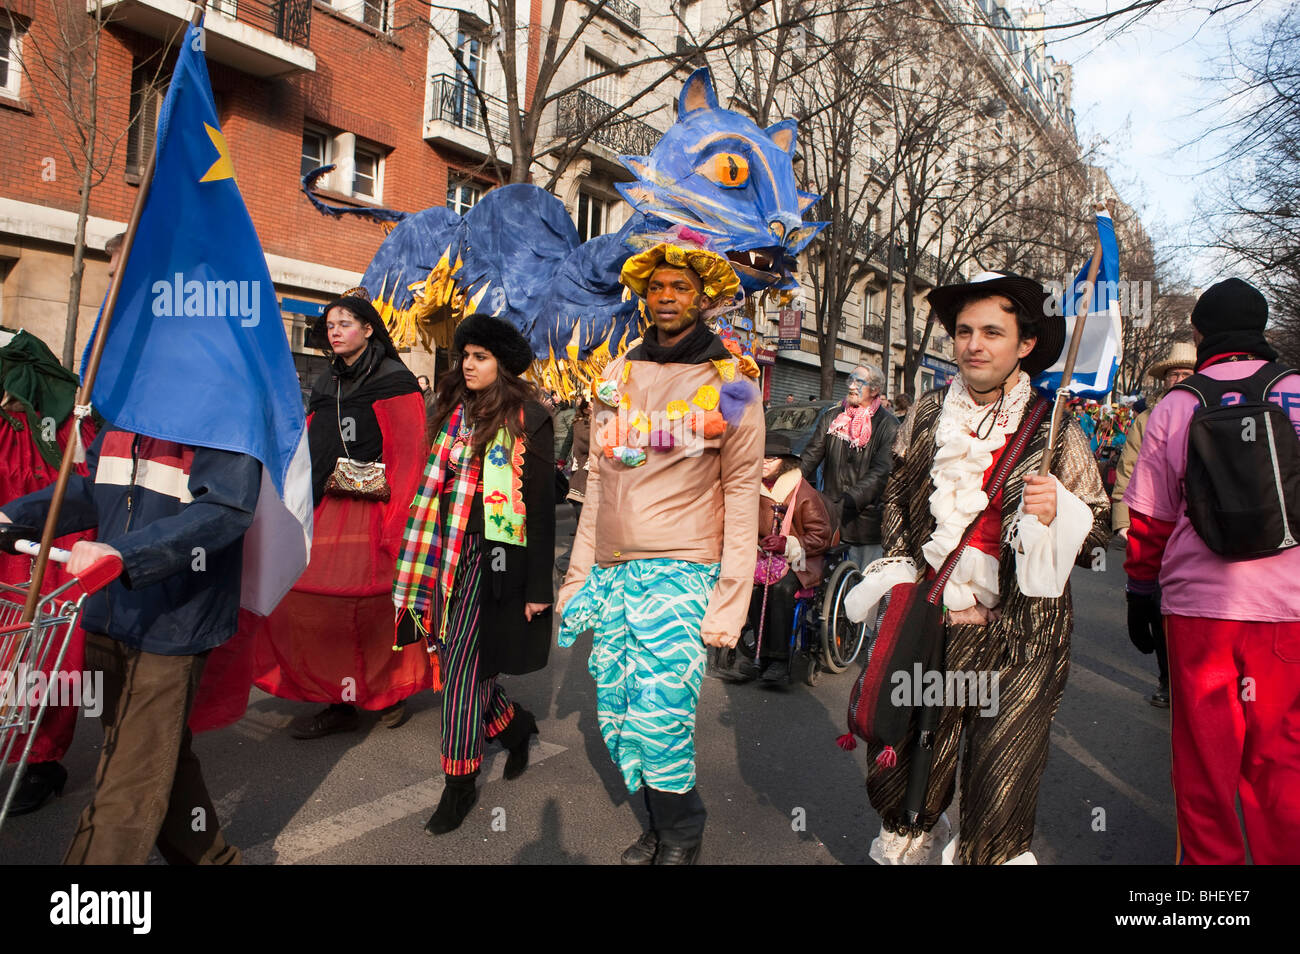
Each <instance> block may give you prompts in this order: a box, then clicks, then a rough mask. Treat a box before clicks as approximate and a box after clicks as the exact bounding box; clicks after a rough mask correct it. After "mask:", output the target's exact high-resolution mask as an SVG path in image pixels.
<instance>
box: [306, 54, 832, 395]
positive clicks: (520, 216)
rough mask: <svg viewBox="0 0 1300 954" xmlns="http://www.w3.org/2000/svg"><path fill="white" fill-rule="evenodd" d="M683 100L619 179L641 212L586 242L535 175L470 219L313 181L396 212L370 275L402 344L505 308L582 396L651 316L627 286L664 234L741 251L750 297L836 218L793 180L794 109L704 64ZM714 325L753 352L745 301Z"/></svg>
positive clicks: (559, 379)
mask: <svg viewBox="0 0 1300 954" xmlns="http://www.w3.org/2000/svg"><path fill="white" fill-rule="evenodd" d="M678 106H679V108H678V117H677V122H676V123H674V124H673V126H672V127H671V128H670V129H669V130H668V131H667V132H666V133H664V135H663V137H662V138H661V139H660V140H659V143H658V144H657V145H656V146H655V148H654V149H653V150H652V151H651V153H650V155H649V156H624V157H622V161H623V164H624V165H625V166H626V167H627V168H628V169H629V170H630V171H631V172H632V174H633V175H634V176H635V177H636V180H635V181H634V182H629V183H620V184H618V185H617V188H618V190H619V192H620V193H622V195H623V197H624V198H625V199H626V200H627V201H628V202H629V203H631V205H632V206H633V208H634V209H635V214H633V215H632V217H631V218H630V219H629V220H628V222H627V224H626V225H625V226H624V227H623V229H622V230H621V231H620V232H619V233H618V234H617V235H602V236H597V237H596V238H594V239H592V240H590V241H588V242H585V243H581V244H580V243H579V240H578V233H577V231H576V229H574V227H573V223H572V221H571V219H570V218H569V213H568V212H567V210H566V209H565V208H564V204H563V203H562V202H561V201H560V200H559V199H557V198H556V197H555V196H553V195H551V194H550V193H547V192H544V191H543V190H541V189H539V188H537V187H536V186H532V185H523V184H516V185H509V186H504V187H502V188H498V189H493V190H491V191H490V192H488V193H487V195H485V196H484V197H483V200H482V201H481V202H479V203H478V204H477V205H475V206H474V208H473V209H472V210H470V212H469V213H468V214H466V215H465V216H464V217H463V218H462V217H461V216H459V215H457V214H456V213H454V212H452V211H451V210H450V209H445V208H442V207H434V208H431V209H426V210H424V211H423V212H420V213H416V214H415V215H407V214H404V213H401V212H394V211H392V210H368V209H367V210H360V209H353V208H345V207H335V206H331V205H329V204H327V203H325V202H324V201H322V200H321V199H319V198H318V197H316V196H314V195H312V191H311V186H312V183H313V182H314V181H315V178H316V177H317V176H318V175H319V174H320V173H323V172H324V171H326V170H324V169H321V170H317V171H315V172H313V173H310V174H309V175H308V176H306V177H304V180H303V189H304V191H306V192H307V194H308V196H309V197H310V198H311V200H312V202H313V203H315V205H316V207H317V208H318V209H320V210H321V211H322V212H323V213H324V214H327V215H332V216H339V215H345V214H358V215H366V216H368V217H376V218H382V220H384V221H388V222H396V223H397V225H396V227H395V228H393V229H392V233H391V234H390V235H389V236H388V238H387V240H386V241H385V242H384V243H383V244H382V245H381V246H380V248H379V251H378V252H377V253H376V255H375V257H374V259H373V260H372V262H371V263H370V267H369V268H367V269H366V274H365V278H364V279H363V282H364V284H365V286H366V287H367V288H369V289H371V290H372V292H377V298H376V300H375V306H376V307H377V308H378V309H379V311H380V314H382V315H383V317H384V320H385V322H386V323H387V324H388V326H389V328H390V329H391V330H392V331H393V337H394V340H395V341H396V342H397V344H398V345H399V346H407V345H411V344H414V343H415V342H416V341H417V340H424V341H425V342H426V343H428V342H432V343H436V344H438V345H439V346H443V347H446V346H449V345H450V344H451V340H452V333H453V331H454V328H455V325H456V324H457V323H458V322H459V321H460V320H461V319H462V318H464V317H465V316H466V315H469V314H473V313H475V312H488V313H490V314H495V315H500V316H501V317H503V318H507V319H508V320H510V321H512V322H513V323H514V324H515V325H516V326H518V327H519V328H520V330H521V331H523V332H524V334H525V335H526V336H527V337H528V338H529V340H530V341H531V343H532V345H533V352H534V354H535V355H536V357H537V359H538V361H537V363H536V364H534V366H533V369H532V373H533V376H534V377H535V378H537V379H539V380H541V381H543V382H545V383H546V385H547V386H548V387H553V388H555V389H557V390H559V391H560V392H561V393H563V394H565V395H566V396H571V395H572V394H573V393H574V392H575V391H576V390H578V389H579V388H580V387H581V386H582V385H583V384H585V383H587V382H589V381H591V380H592V378H593V377H594V375H595V374H597V373H599V371H600V369H601V368H602V367H603V366H604V365H605V364H606V363H607V362H608V361H609V360H610V359H611V358H612V357H614V356H616V355H618V354H620V353H621V352H622V351H623V350H625V349H626V348H627V347H628V345H629V344H630V343H631V342H632V341H633V340H635V339H636V338H637V337H639V336H640V334H641V331H642V329H643V327H644V317H643V315H642V314H641V310H640V308H639V307H638V302H637V300H636V299H635V298H629V297H627V295H625V289H624V288H623V286H622V285H621V284H619V272H620V270H621V269H622V267H623V263H624V262H625V261H626V260H627V258H628V257H629V256H630V255H632V254H633V253H635V252H637V251H640V250H642V249H645V248H648V247H650V246H652V245H655V244H658V243H660V242H667V243H669V244H672V245H678V246H682V247H696V248H705V249H708V250H709V251H712V252H716V253H718V254H720V255H724V256H726V257H727V258H728V259H729V260H730V261H731V263H732V264H733V266H734V267H735V269H736V272H737V273H738V275H739V277H740V281H741V285H742V287H743V289H744V292H745V293H746V294H748V295H751V296H752V295H754V294H757V293H762V292H766V291H779V290H786V289H793V288H796V287H797V285H798V283H797V282H796V280H795V278H794V269H795V267H796V256H798V254H799V253H800V252H801V251H802V250H803V249H804V248H805V247H806V246H807V245H808V243H809V242H811V241H812V239H813V237H814V236H815V235H816V234H817V233H818V232H819V231H821V229H822V228H823V226H824V225H825V223H822V222H813V223H805V222H804V221H803V213H804V211H805V210H807V209H808V208H809V206H811V205H812V204H813V203H814V202H816V201H817V196H816V195H813V194H811V193H808V192H802V191H800V190H799V188H798V187H797V186H796V184H795V178H794V167H793V164H792V160H793V157H794V151H795V125H796V124H795V121H794V120H792V119H785V120H782V121H781V122H779V123H776V124H774V125H772V126H769V127H768V128H767V129H760V128H759V127H758V126H757V125H756V124H755V123H754V122H753V121H752V120H750V119H748V118H746V117H745V116H742V115H741V114H739V113H736V112H732V111H731V110H727V109H722V108H721V107H720V106H719V105H718V98H717V95H716V93H715V92H714V90H713V81H712V80H711V79H710V77H709V72H708V70H706V69H700V70H697V71H696V72H695V73H693V74H692V75H691V77H690V79H688V80H687V81H686V85H685V86H684V87H683V88H682V92H681V97H680V100H679V104H678ZM380 213H382V216H381V215H380ZM627 294H628V295H630V293H627ZM741 300H742V297H741V296H739V295H738V296H737V299H736V300H735V301H734V302H733V303H732V305H731V307H732V308H733V309H734V308H735V307H736V306H737V305H738V304H739V303H740V302H741ZM715 322H716V324H717V326H718V330H719V332H720V333H721V334H722V335H723V337H724V338H725V339H727V340H728V341H730V342H732V343H734V344H735V345H736V346H737V347H738V348H739V349H741V350H744V351H749V350H750V348H751V347H752V345H753V336H754V329H753V324H752V322H751V321H750V319H749V318H748V317H746V315H745V312H744V311H734V312H733V315H732V316H731V318H730V320H728V317H725V316H718V317H716V318H715Z"/></svg>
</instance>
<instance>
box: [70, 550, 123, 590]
mask: <svg viewBox="0 0 1300 954" xmlns="http://www.w3.org/2000/svg"><path fill="white" fill-rule="evenodd" d="M121 575H122V558H121V557H119V556H106V557H100V558H99V559H98V560H96V561H95V562H94V563H92V564H90V566H88V567H86V568H85V569H84V570H82V571H81V572H80V573H78V574H77V582H78V583H80V584H81V588H82V589H83V590H85V591H86V592H87V593H98V592H99V591H100V590H102V589H103V588H104V587H106V586H108V584H110V583H112V582H113V581H114V580H116V579H117V578H118V577H119V576H121Z"/></svg>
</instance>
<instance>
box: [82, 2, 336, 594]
mask: <svg viewBox="0 0 1300 954" xmlns="http://www.w3.org/2000/svg"><path fill="white" fill-rule="evenodd" d="M203 48H204V47H203V29H202V27H201V26H199V27H196V26H193V25H191V26H190V27H189V29H188V30H187V32H186V34H185V40H184V42H183V45H182V47H181V50H180V55H179V58H178V60H177V62H176V69H175V72H174V73H173V74H172V80H171V85H170V87H169V88H168V90H167V96H166V99H165V100H164V101H163V105H162V110H161V114H160V117H159V120H158V136H157V147H156V148H157V160H156V164H155V171H154V176H153V181H152V185H151V187H150V190H149V196H148V199H147V200H146V202H145V206H144V209H143V212H142V215H141V218H140V224H139V226H138V228H137V231H136V236H135V241H134V244H133V246H132V248H131V249H130V251H129V257H128V258H127V260H126V261H125V262H124V263H123V264H122V265H121V266H119V267H121V268H122V269H123V273H122V286H121V290H120V291H119V294H118V300H117V307H116V309H115V311H114V314H113V319H112V322H111V324H110V325H109V327H108V331H107V338H106V340H105V344H104V354H103V359H102V361H101V364H100V367H99V371H98V374H97V376H96V378H95V388H94V394H93V396H92V403H93V404H94V406H95V408H96V409H97V410H98V411H99V413H100V414H102V415H103V416H104V418H105V419H107V420H109V421H111V422H112V423H113V424H115V425H117V426H118V427H121V428H124V429H126V430H129V431H134V432H135V433H137V434H144V435H146V436H149V437H156V438H160V439H163V440H170V441H177V442H179V443H181V444H189V445H192V446H199V447H212V448H219V449H222V450H228V451H237V452H239V453H244V454H250V455H252V456H253V457H256V458H257V459H258V460H259V461H261V462H262V474H263V477H262V493H261V497H260V499H259V501H258V509H257V513H256V515H255V516H254V521H253V527H252V528H251V529H250V530H249V531H248V533H247V534H246V535H245V541H244V555H245V568H244V587H243V590H244V592H243V600H242V603H243V605H244V606H246V607H247V608H249V609H253V610H254V611H256V612H262V613H269V612H270V609H271V608H272V607H274V605H275V603H278V602H279V600H280V598H281V597H282V596H283V595H284V594H285V593H286V592H288V590H289V587H290V586H291V585H292V584H293V582H294V580H296V579H297V577H298V576H299V575H300V574H301V573H302V570H303V569H304V568H305V567H306V560H307V555H308V553H309V551H310V545H311V522H312V493H311V463H310V457H309V455H308V451H307V442H306V420H305V415H304V412H303V406H302V392H301V390H300V387H299V383H298V374H297V371H296V370H295V368H294V364H293V356H292V354H291V353H290V351H289V341H288V338H287V337H286V335H285V331H284V324H283V322H282V321H281V318H280V307H279V302H278V301H277V299H276V293H275V286H274V285H273V284H272V281H271V275H270V272H269V270H268V268H267V264H266V257H265V255H264V254H263V252H262V245H261V242H259V241H258V238H257V232H256V230H255V229H254V228H253V221H252V219H251V218H250V217H249V214H248V209H247V208H246V207H245V205H244V200H243V197H242V196H241V195H240V193H239V187H238V186H237V185H236V181H235V169H234V165H233V163H232V162H231V159H230V150H229V148H228V147H227V144H226V139H225V136H224V135H222V132H221V123H220V121H219V120H218V118H217V110H216V105H215V103H214V101H213V98H212V86H211V84H210V82H209V80H208V69H207V64H206V62H205V60H204V54H203ZM96 330H98V325H97V327H96ZM91 343H92V344H93V338H92V342H91ZM89 351H90V345H88V346H87V352H86V353H87V356H88V355H89ZM82 368H83V373H84V369H85V360H84V359H83V365H82Z"/></svg>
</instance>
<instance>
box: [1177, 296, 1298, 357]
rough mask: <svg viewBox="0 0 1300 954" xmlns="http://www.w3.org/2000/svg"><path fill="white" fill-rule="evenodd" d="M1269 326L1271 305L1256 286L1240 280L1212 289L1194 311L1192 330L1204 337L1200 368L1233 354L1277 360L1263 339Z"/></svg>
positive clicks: (1202, 297) (1200, 346)
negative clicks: (1240, 352)
mask: <svg viewBox="0 0 1300 954" xmlns="http://www.w3.org/2000/svg"><path fill="white" fill-rule="evenodd" d="M1267 324H1268V302H1267V301H1266V300H1265V299H1264V296H1263V295H1261V294H1260V292H1259V290H1258V289H1257V288H1255V286H1253V285H1251V284H1249V283H1248V282H1243V281H1242V280H1241V279H1240V278H1229V279H1226V280H1225V281H1221V282H1219V283H1218V284H1217V285H1211V286H1210V287H1209V288H1207V289H1206V290H1205V292H1204V293H1203V294H1202V295H1201V297H1200V298H1198V299H1196V304H1195V306H1193V308H1192V327H1193V328H1195V329H1196V330H1197V331H1199V332H1200V333H1201V343H1200V344H1199V345H1198V346H1197V348H1196V361H1197V364H1198V365H1199V364H1201V363H1202V362H1204V361H1206V360H1207V359H1208V358H1212V357H1213V356H1214V355H1216V354H1227V353H1229V352H1232V351H1245V352H1249V353H1251V354H1255V355H1259V356H1260V357H1262V358H1266V359H1268V360H1269V361H1272V360H1274V359H1276V358H1277V352H1276V351H1274V350H1273V348H1272V347H1271V346H1270V345H1269V343H1268V341H1267V340H1265V338H1264V327H1265V325H1267Z"/></svg>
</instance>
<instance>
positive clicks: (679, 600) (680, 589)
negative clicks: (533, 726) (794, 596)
mask: <svg viewBox="0 0 1300 954" xmlns="http://www.w3.org/2000/svg"><path fill="white" fill-rule="evenodd" d="M720 570H721V566H720V564H717V563H708V564H705V563H687V562H685V561H683V560H633V561H631V562H629V563H622V564H619V565H617V566H611V567H600V566H594V567H592V568H591V575H590V576H588V577H587V579H586V582H584V583H583V585H582V588H581V589H579V590H578V592H577V593H576V594H575V595H574V597H573V599H572V600H570V601H569V605H568V606H566V607H565V608H564V616H563V618H562V620H561V623H560V635H559V644H560V645H561V646H572V645H573V641H574V640H575V639H576V638H577V636H578V634H579V633H582V632H585V631H586V630H589V629H590V630H594V636H593V638H592V644H591V659H590V661H589V662H588V669H589V670H590V671H591V675H592V678H593V679H595V680H596V716H597V719H598V721H599V723H600V734H601V736H602V737H603V738H604V739H605V745H606V746H607V747H608V748H609V754H610V756H611V757H612V758H613V759H614V762H615V764H617V765H618V767H619V770H620V771H621V772H622V773H623V781H624V782H625V783H626V784H627V790H628V791H629V792H635V791H636V790H637V789H639V788H640V787H641V785H642V783H644V784H645V785H648V786H649V787H650V788H654V789H658V790H659V791H663V792H679V793H680V792H689V791H690V790H691V789H692V788H694V787H695V708H696V706H697V705H698V704H699V701H700V685H701V684H702V683H703V681H704V666H705V662H706V656H707V654H706V652H705V648H704V644H703V643H702V642H701V641H700V624H701V623H702V622H703V621H704V611H705V610H706V609H707V608H708V605H709V597H710V596H711V595H712V593H713V585H714V584H715V583H716V582H717V580H718V574H719V572H720Z"/></svg>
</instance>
